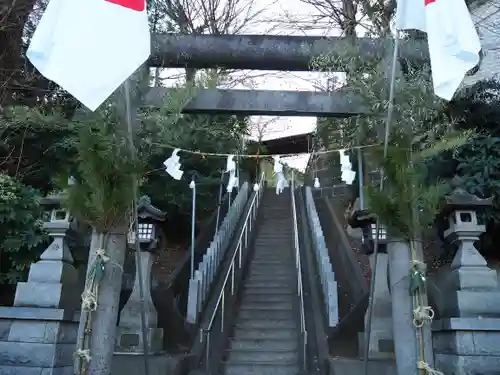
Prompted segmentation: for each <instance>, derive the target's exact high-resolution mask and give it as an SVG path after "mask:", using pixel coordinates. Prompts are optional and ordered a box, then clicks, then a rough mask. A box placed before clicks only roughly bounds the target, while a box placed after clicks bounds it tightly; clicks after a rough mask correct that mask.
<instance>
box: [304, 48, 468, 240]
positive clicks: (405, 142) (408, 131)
mask: <svg viewBox="0 0 500 375" xmlns="http://www.w3.org/2000/svg"><path fill="white" fill-rule="evenodd" d="M332 56H333V55H332ZM332 56H320V57H319V58H318V59H316V60H315V61H313V63H312V64H313V66H315V67H316V68H317V69H320V70H323V71H325V72H331V73H332V74H334V73H335V72H334V71H333V70H332V68H331V67H332V66H338V65H339V64H341V65H343V66H347V67H349V68H350V74H349V80H348V86H347V87H346V88H342V89H341V91H343V92H344V94H346V95H353V97H356V98H357V100H359V104H361V105H363V106H364V108H365V109H366V110H367V112H368V113H369V115H367V116H360V117H357V118H355V119H352V118H347V119H335V118H333V119H330V120H324V121H323V122H322V124H321V126H322V129H320V130H319V132H320V133H321V134H322V135H323V136H322V139H323V142H324V143H326V144H328V146H327V148H350V147H353V146H357V145H364V146H367V145H368V146H373V147H367V148H364V149H363V153H364V154H365V155H367V157H366V158H365V161H366V160H369V163H366V164H365V168H366V169H368V168H374V169H378V170H380V169H382V170H383V171H384V178H385V179H384V190H383V191H380V190H379V188H378V187H376V186H368V187H367V188H366V191H367V198H368V207H369V208H370V210H371V211H372V212H373V213H375V214H376V215H377V216H378V218H379V220H380V222H381V223H382V224H383V225H385V226H387V227H388V230H389V231H390V232H392V233H393V235H396V236H399V237H402V238H405V239H408V240H409V239H412V238H414V237H415V236H417V235H419V230H417V228H421V227H424V228H425V227H427V226H429V225H430V224H431V223H432V222H433V221H434V217H435V214H436V213H437V212H438V210H439V205H440V202H441V200H442V198H443V196H444V194H445V193H446V191H447V186H446V184H445V183H444V182H443V181H441V180H439V179H436V180H435V181H434V182H433V183H431V182H429V181H426V179H425V177H426V168H425V164H426V161H427V160H428V159H429V158H432V157H434V156H436V155H437V154H440V153H442V152H445V151H448V150H455V149H456V148H457V147H459V146H461V145H463V144H464V143H465V142H466V141H467V139H469V138H470V136H471V132H470V131H469V132H460V131H456V130H455V120H454V118H453V117H450V116H446V115H445V114H444V111H443V109H444V103H443V102H442V101H441V100H440V99H439V98H437V97H436V96H435V95H434V91H433V88H432V84H431V79H430V69H429V67H425V66H424V67H420V68H419V69H412V68H411V67H410V66H408V67H406V68H407V69H406V72H405V73H404V74H400V75H398V76H396V77H395V94H394V98H395V100H394V108H393V109H394V110H393V116H392V121H391V125H390V132H389V134H388V135H389V140H390V144H389V148H388V155H387V158H385V157H384V153H383V143H384V139H385V122H386V117H387V110H388V107H389V103H388V98H389V87H390V85H389V75H388V73H387V72H389V71H390V69H388V66H387V65H386V63H384V61H383V62H382V63H373V62H366V61H364V60H362V59H360V58H359V54H357V53H356V51H354V50H346V51H344V53H343V54H342V55H341V56H340V57H337V56H335V57H332ZM332 59H335V60H332ZM332 156H333V157H336V158H338V155H332ZM353 164H354V165H353V169H355V168H356V166H355V163H353ZM353 189H357V185H354V186H353Z"/></svg>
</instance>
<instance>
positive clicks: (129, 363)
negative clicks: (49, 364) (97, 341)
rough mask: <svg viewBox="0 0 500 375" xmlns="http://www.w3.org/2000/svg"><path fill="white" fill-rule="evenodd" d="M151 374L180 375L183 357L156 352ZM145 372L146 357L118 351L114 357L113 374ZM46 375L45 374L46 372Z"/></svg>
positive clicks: (134, 374)
mask: <svg viewBox="0 0 500 375" xmlns="http://www.w3.org/2000/svg"><path fill="white" fill-rule="evenodd" d="M148 363H149V375H179V374H180V373H181V369H182V357H180V356H172V355H169V354H165V353H162V354H156V355H152V356H149V357H148ZM138 374H144V357H143V356H142V355H138V354H131V353H127V354H125V353H116V354H115V355H114V357H113V365H112V367H111V375H138ZM44 375H45V374H44Z"/></svg>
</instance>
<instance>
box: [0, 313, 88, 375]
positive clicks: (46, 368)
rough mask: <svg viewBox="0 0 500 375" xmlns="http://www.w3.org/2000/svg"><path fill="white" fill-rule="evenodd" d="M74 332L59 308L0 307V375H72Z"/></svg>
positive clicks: (71, 318) (70, 317)
mask: <svg viewBox="0 0 500 375" xmlns="http://www.w3.org/2000/svg"><path fill="white" fill-rule="evenodd" d="M77 330H78V320H76V319H75V316H74V314H73V313H72V312H68V311H65V310H62V309H38V308H22V307H3V308H0V375H14V374H16V375H72V374H73V358H74V357H73V355H74V352H75V349H76V336H77Z"/></svg>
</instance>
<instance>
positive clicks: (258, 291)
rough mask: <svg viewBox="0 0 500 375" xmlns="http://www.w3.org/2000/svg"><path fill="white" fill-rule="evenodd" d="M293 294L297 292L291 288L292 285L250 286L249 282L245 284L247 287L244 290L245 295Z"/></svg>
mask: <svg viewBox="0 0 500 375" xmlns="http://www.w3.org/2000/svg"><path fill="white" fill-rule="evenodd" d="M285 294H286V295H291V294H295V291H294V290H292V289H290V287H289V286H288V285H287V286H279V287H272V286H262V287H260V286H254V287H252V286H249V285H248V284H246V285H245V289H244V290H243V296H247V295H261V296H262V295H285Z"/></svg>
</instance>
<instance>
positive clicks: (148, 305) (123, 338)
mask: <svg viewBox="0 0 500 375" xmlns="http://www.w3.org/2000/svg"><path fill="white" fill-rule="evenodd" d="M140 257H141V261H140V263H141V267H142V275H143V276H144V278H143V280H139V276H138V275H139V273H138V272H137V269H136V272H135V281H134V287H133V290H132V294H131V295H130V298H129V300H128V301H127V303H126V304H125V307H124V308H123V310H122V312H121V314H120V324H119V326H118V335H117V340H116V351H117V352H141V353H142V352H143V351H144V344H143V342H142V328H141V300H140V295H139V283H140V282H141V281H142V285H143V288H144V289H143V290H144V308H145V313H146V328H147V338H148V342H147V345H148V349H149V351H150V352H151V353H155V352H159V351H161V350H162V347H163V329H161V328H158V314H157V312H156V308H155V306H154V304H153V300H152V298H151V267H152V265H153V254H151V253H150V252H148V251H141V252H140ZM136 267H137V264H136Z"/></svg>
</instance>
